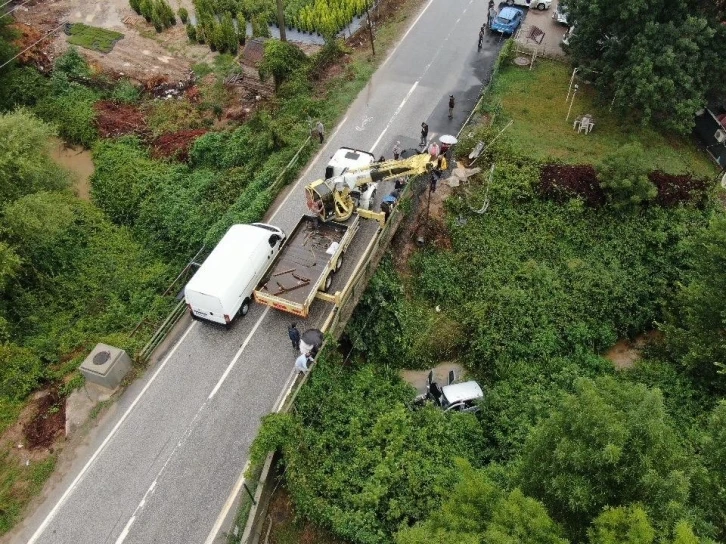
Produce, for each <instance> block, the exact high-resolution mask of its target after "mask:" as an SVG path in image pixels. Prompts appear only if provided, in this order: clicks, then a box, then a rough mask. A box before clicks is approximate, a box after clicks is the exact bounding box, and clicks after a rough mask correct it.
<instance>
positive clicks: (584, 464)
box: [519, 377, 689, 538]
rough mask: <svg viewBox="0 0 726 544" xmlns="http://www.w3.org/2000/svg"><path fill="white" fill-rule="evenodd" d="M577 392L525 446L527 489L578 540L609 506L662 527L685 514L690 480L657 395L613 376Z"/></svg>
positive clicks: (581, 382)
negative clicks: (639, 508)
mask: <svg viewBox="0 0 726 544" xmlns="http://www.w3.org/2000/svg"><path fill="white" fill-rule="evenodd" d="M574 386H575V393H574V394H572V395H569V394H568V395H566V396H565V397H564V398H563V399H562V401H561V402H560V404H559V406H558V407H557V408H555V409H554V411H553V412H552V414H551V416H550V417H549V418H548V419H546V420H544V421H542V422H541V423H540V424H539V425H538V426H537V427H536V428H535V429H534V430H533V431H532V434H531V435H530V437H529V439H528V440H527V443H526V445H525V448H524V454H523V458H522V463H521V466H520V474H519V481H520V483H521V485H522V490H523V491H524V492H525V493H526V494H527V495H529V496H532V497H534V498H537V499H540V500H541V501H542V502H544V504H545V506H547V509H548V511H549V512H550V513H551V514H552V515H553V516H554V518H555V519H557V520H561V521H563V522H564V523H565V525H566V527H567V528H568V530H569V531H570V534H571V535H572V536H573V537H577V538H581V537H582V536H583V533H584V531H585V529H586V528H587V526H588V525H589V524H590V522H591V521H592V519H593V518H595V517H596V516H597V515H598V514H599V513H600V511H601V510H602V509H603V508H604V507H605V506H611V507H617V506H621V505H628V504H632V503H636V502H640V503H642V504H643V507H644V508H645V509H646V510H647V511H648V512H649V514H650V515H651V516H652V518H653V519H654V520H656V521H657V522H658V523H660V526H663V524H664V523H665V522H666V521H668V520H669V518H670V517H671V516H672V515H673V513H674V512H675V513H677V512H678V511H679V510H680V509H681V508H682V506H681V505H682V504H683V503H684V501H685V499H686V497H687V494H688V489H689V481H688V479H687V477H686V476H685V474H684V473H683V472H682V471H681V470H680V469H681V468H682V467H684V466H685V464H686V463H685V458H684V456H683V452H682V449H681V447H680V444H679V441H678V439H677V437H676V433H675V432H674V430H673V429H672V428H671V425H670V423H669V420H668V418H667V416H666V414H665V408H664V406H663V397H662V395H661V393H660V391H659V390H657V389H655V390H649V389H647V388H646V387H645V386H643V385H641V384H629V383H619V382H618V381H616V380H615V379H614V378H610V377H603V378H599V379H597V380H595V381H593V380H589V379H584V378H580V379H577V380H576V381H575V384H574Z"/></svg>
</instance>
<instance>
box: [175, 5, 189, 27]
mask: <svg viewBox="0 0 726 544" xmlns="http://www.w3.org/2000/svg"><path fill="white" fill-rule="evenodd" d="M177 14H178V15H179V20H180V21H181V22H182V24H187V21H188V20H189V12H188V11H187V8H185V7H181V8H179V10H178V11H177Z"/></svg>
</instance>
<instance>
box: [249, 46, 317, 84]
mask: <svg viewBox="0 0 726 544" xmlns="http://www.w3.org/2000/svg"><path fill="white" fill-rule="evenodd" d="M307 62H308V58H307V57H306V56H305V53H303V52H302V50H301V49H300V48H298V47H297V46H295V45H293V44H291V43H289V42H281V41H278V40H268V41H267V42H265V52H264V54H263V56H262V62H261V63H260V65H259V68H258V69H259V73H260V79H261V80H262V81H265V80H266V79H267V78H268V77H270V76H272V79H273V80H274V82H275V89H276V90H277V89H278V88H279V87H280V85H281V84H282V83H283V82H284V81H285V80H286V79H287V78H289V77H290V76H291V75H292V74H293V72H295V71H296V70H299V69H300V68H302V67H303V66H305V64H307Z"/></svg>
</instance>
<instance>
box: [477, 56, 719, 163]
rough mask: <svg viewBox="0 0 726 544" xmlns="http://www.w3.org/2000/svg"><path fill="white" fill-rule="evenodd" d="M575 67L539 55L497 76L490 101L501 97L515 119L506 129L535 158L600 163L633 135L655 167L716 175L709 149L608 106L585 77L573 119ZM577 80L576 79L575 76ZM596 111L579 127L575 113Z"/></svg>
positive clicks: (509, 116) (506, 111)
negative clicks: (585, 127) (591, 124)
mask: <svg viewBox="0 0 726 544" xmlns="http://www.w3.org/2000/svg"><path fill="white" fill-rule="evenodd" d="M571 74H572V68H571V67H570V66H569V65H565V64H561V63H557V62H553V61H546V60H540V61H538V62H537V64H536V65H535V68H534V69H533V70H532V71H530V70H527V69H523V68H518V67H515V66H512V65H503V66H502V70H501V71H500V73H499V76H498V78H497V80H496V82H495V85H494V88H493V89H492V91H493V93H492V95H491V97H490V99H489V101H490V104H496V103H497V102H499V103H501V106H502V109H503V111H504V113H503V116H504V117H505V118H506V119H507V120H508V119H513V120H514V123H513V124H512V126H511V127H509V129H507V134H508V136H509V137H510V138H512V139H513V140H514V141H515V142H516V143H517V144H518V146H521V147H522V148H523V149H525V150H526V151H527V152H528V153H531V155H532V156H533V157H534V158H537V159H544V158H548V157H553V158H557V159H561V160H563V161H565V162H568V163H591V164H597V163H598V162H600V160H601V159H602V158H603V157H604V156H605V155H606V154H608V153H610V152H611V151H613V150H614V149H616V148H618V147H620V146H622V145H624V144H627V143H630V142H634V141H639V142H640V143H641V144H642V145H643V147H644V148H645V150H646V152H647V154H648V157H649V159H650V161H651V164H652V167H653V169H654V170H656V169H660V170H664V171H665V172H668V173H673V174H676V173H684V172H691V173H693V174H694V175H696V176H699V177H712V176H713V175H714V174H715V173H716V170H715V168H714V166H713V164H712V163H711V161H710V160H709V159H708V157H707V156H706V154H705V153H703V152H702V151H701V150H699V149H698V148H697V147H696V145H695V144H694V143H692V142H691V141H690V140H689V139H688V138H686V137H678V136H676V135H672V134H666V133H663V132H661V131H658V130H656V129H654V128H652V127H643V126H641V125H640V124H636V123H634V122H631V121H630V120H629V119H627V118H625V117H623V116H622V115H620V114H618V113H616V112H615V111H613V112H610V111H608V106H609V104H603V103H602V102H601V101H599V100H598V98H597V93H596V91H595V89H594V88H593V87H592V86H590V85H587V84H584V83H583V82H582V81H580V82H579V86H580V88H579V90H578V92H577V95H576V96H575V100H574V103H573V105H572V112H571V114H570V118H569V121H565V118H566V117H567V109H568V105H567V104H565V98H566V96H567V88H568V86H569V83H570V76H571ZM576 81H577V80H576ZM585 113H589V114H592V115H593V117H594V119H595V128H594V129H593V130H592V132H591V133H590V134H587V135H585V134H583V133H579V134H578V133H577V131H576V130H574V129H573V126H572V123H573V121H574V119H575V118H576V117H578V116H581V115H583V114H585Z"/></svg>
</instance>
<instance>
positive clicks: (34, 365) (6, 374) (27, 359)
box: [0, 344, 43, 400]
mask: <svg viewBox="0 0 726 544" xmlns="http://www.w3.org/2000/svg"><path fill="white" fill-rule="evenodd" d="M42 378H43V365H42V363H41V361H40V359H39V358H38V357H37V356H36V355H35V354H34V353H33V352H32V351H30V350H29V349H25V348H21V347H20V346H16V345H14V344H0V396H3V397H5V398H6V399H9V400H22V399H24V398H25V397H27V396H28V394H30V393H31V392H32V391H33V390H35V388H36V387H37V386H38V383H39V382H40V380H41V379H42Z"/></svg>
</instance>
